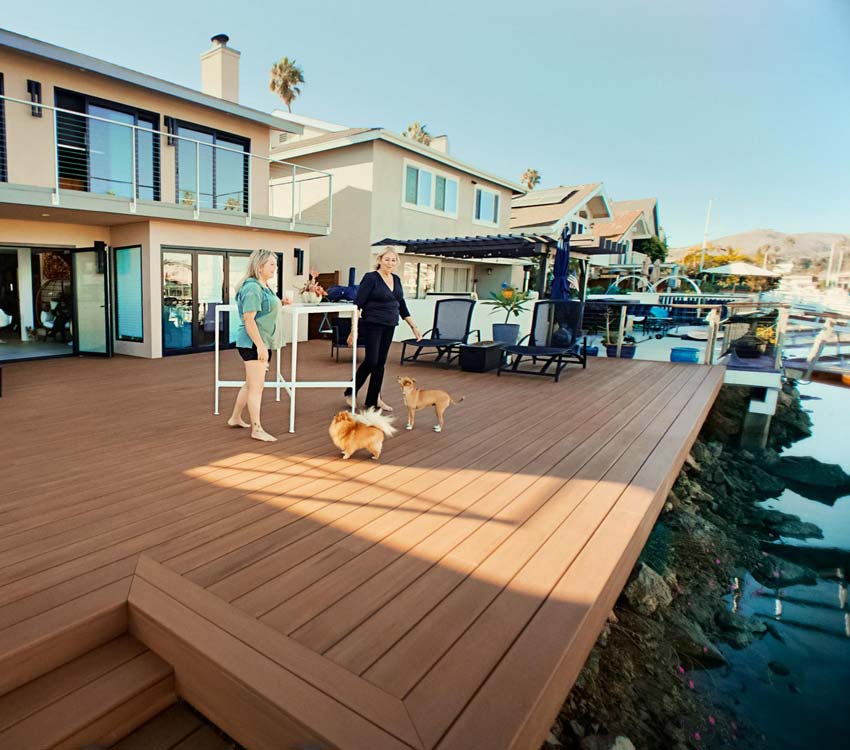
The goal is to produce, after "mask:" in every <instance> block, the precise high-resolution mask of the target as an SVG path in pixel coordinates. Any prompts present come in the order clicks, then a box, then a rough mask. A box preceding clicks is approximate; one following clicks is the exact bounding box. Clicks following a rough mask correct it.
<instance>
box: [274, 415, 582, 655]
mask: <svg viewBox="0 0 850 750" xmlns="http://www.w3.org/2000/svg"><path fill="white" fill-rule="evenodd" d="M562 426H563V425H562ZM543 429H544V431H545V434H546V435H547V438H548V440H549V442H550V444H551V442H552V441H553V440H555V441H556V445H557V446H558V447H557V449H556V450H558V451H559V452H560V451H563V450H565V449H566V446H564V445H563V444H562V443H558V442H557V440H558V434H557V426H556V425H552V426H551V428H549V429H547V427H546V426H545V425H544V426H543ZM553 430H554V432H553ZM526 439H528V438H526ZM523 442H524V441H523ZM531 446H532V450H533V451H534V453H532V454H531V455H532V456H534V455H535V454H538V455H539V454H541V453H542V452H545V449H544V448H543V447H542V446H540V445H536V446H534V444H533V443H532V444H531ZM504 448H505V450H504V451H503V452H502V453H498V452H495V451H491V452H490V454H489V455H488V461H493V462H494V463H495V466H492V467H491V466H489V465H485V466H483V467H482V469H483V470H482V472H481V474H480V475H479V474H478V469H476V471H470V470H467V471H466V472H464V474H463V475H462V476H461V477H459V478H458V477H457V476H452V477H451V478H450V479H451V480H455V481H454V482H452V481H448V480H444V481H442V482H440V483H438V484H436V485H434V486H433V487H432V488H431V489H430V490H429V493H431V494H433V493H434V492H437V491H439V497H443V496H444V497H445V500H446V504H447V508H446V509H445V510H441V512H440V514H439V515H436V514H433V513H430V512H426V513H423V514H421V515H419V516H417V517H416V518H415V519H412V520H406V519H404V518H402V519H401V520H403V521H405V523H404V526H403V527H402V528H400V529H399V530H398V531H397V532H395V533H393V534H392V535H390V536H387V537H386V538H383V539H380V540H379V541H380V542H381V543H380V544H373V545H372V546H370V547H369V548H368V550H366V551H365V552H363V553H362V554H361V555H360V556H359V559H358V560H357V561H356V562H354V561H352V563H351V564H348V565H346V566H344V567H342V568H340V569H339V570H338V571H335V572H334V574H332V575H331V576H327V577H325V578H323V579H322V580H320V581H318V582H316V583H315V584H313V585H312V586H311V587H310V589H308V590H305V591H304V592H303V593H302V594H300V595H299V596H298V597H295V598H294V599H292V600H290V601H287V602H286V603H285V606H281V605H279V606H278V607H277V608H276V609H275V610H274V613H273V614H272V613H269V615H266V616H264V617H263V619H264V621H266V622H269V623H270V624H271V623H272V622H278V623H280V624H281V626H282V627H283V626H285V628H286V630H285V631H284V632H287V633H290V634H294V632H295V631H296V630H297V631H299V632H298V635H297V636H295V637H297V638H298V639H299V640H302V642H304V643H306V644H309V645H311V646H315V647H316V648H319V649H320V650H324V649H323V647H322V646H321V644H319V643H318V642H315V643H314V642H313V640H312V639H311V638H310V636H309V631H308V629H307V628H306V624H304V623H306V618H307V617H309V616H310V615H313V616H314V617H316V616H318V614H319V613H321V612H322V611H323V610H325V609H326V608H327V607H329V606H331V605H332V604H334V603H335V601H337V600H339V599H341V598H342V596H347V595H349V593H350V592H351V591H352V589H355V588H356V587H357V586H358V585H360V584H362V583H364V582H365V580H367V579H369V578H370V577H373V576H372V575H371V574H374V575H379V573H380V572H381V571H382V570H384V569H386V568H387V567H390V566H391V565H393V564H394V563H395V562H403V561H405V560H408V561H410V562H411V563H412V564H414V565H415V564H416V562H417V561H421V562H424V561H427V560H429V559H432V558H433V556H435V555H437V556H438V557H439V556H440V553H441V551H444V550H445V545H446V543H447V541H448V543H449V544H451V541H452V538H451V533H450V532H451V530H452V529H455V528H457V527H460V528H461V529H464V528H468V526H469V525H470V524H475V523H487V522H488V521H489V520H490V519H491V518H492V513H493V511H494V510H498V509H499V507H500V505H501V504H504V503H505V502H506V499H505V497H504V493H503V492H501V491H500V484H502V483H504V482H506V479H507V476H510V477H511V478H514V475H515V474H517V475H518V476H519V477H520V478H525V479H526V480H527V482H528V483H530V482H531V481H532V479H533V476H534V473H535V472H536V471H539V470H543V471H545V470H546V469H548V466H545V465H543V466H541V467H538V468H534V469H532V470H530V471H529V469H528V456H527V455H525V454H524V449H522V450H520V449H518V447H517V446H515V445H510V444H508V445H506V446H504ZM490 469H492V470H490ZM458 484H460V485H461V486H460V488H458V487H457V485H458ZM514 490H515V491H516V494H520V493H522V491H523V490H522V489H518V488H514ZM461 492H462V494H460V493H461ZM456 494H460V496H462V497H463V505H460V504H459V503H458V501H457V500H456V499H455V496H456ZM439 497H438V499H439ZM472 502H474V505H472V507H469V504H470V503H472ZM438 508H442V506H438ZM508 524H510V521H504V520H499V521H497V522H496V523H493V524H492V525H493V526H495V527H499V528H505V527H506V526H507V525H508ZM368 536H371V534H370V535H368ZM447 536H448V540H447V539H446V537H447ZM347 623H351V621H350V620H348V621H346V620H342V621H339V620H337V621H336V625H337V626H344V625H346V624H347Z"/></svg>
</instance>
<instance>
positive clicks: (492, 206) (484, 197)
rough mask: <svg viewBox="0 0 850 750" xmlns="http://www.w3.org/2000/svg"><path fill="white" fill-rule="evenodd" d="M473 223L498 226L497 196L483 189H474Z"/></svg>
mask: <svg viewBox="0 0 850 750" xmlns="http://www.w3.org/2000/svg"><path fill="white" fill-rule="evenodd" d="M475 221H476V222H478V223H479V224H487V225H489V226H498V224H499V194H498V193H495V192H493V191H492V190H485V189H484V188H475Z"/></svg>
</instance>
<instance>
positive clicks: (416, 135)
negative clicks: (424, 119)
mask: <svg viewBox="0 0 850 750" xmlns="http://www.w3.org/2000/svg"><path fill="white" fill-rule="evenodd" d="M427 127H428V126H427V125H422V124H421V123H420V122H419V120H416V121H415V122H413V123H411V124H410V125H408V126H407V130H405V131H404V132H403V133H402V135H403V136H404V137H405V138H410V140H412V141H416V142H417V143H421V144H422V145H423V146H430V145H431V134H430V133H429V132H428V131H427V130H426V128H427Z"/></svg>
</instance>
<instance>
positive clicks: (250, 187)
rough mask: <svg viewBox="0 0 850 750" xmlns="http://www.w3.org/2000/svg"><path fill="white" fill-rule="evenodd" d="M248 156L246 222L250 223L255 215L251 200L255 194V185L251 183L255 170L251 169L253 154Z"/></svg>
mask: <svg viewBox="0 0 850 750" xmlns="http://www.w3.org/2000/svg"><path fill="white" fill-rule="evenodd" d="M246 158H247V159H248V216H247V217H246V218H245V223H246V224H250V223H251V218H252V216H253V210H252V206H253V203H252V201H251V198H252V196H253V194H254V190H253V186H252V184H251V177H252V175H253V172H252V171H251V164H252V162H251V158H252V157H251V155H250V154H249V155H248V156H247V157H246Z"/></svg>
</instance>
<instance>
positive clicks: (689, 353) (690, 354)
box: [670, 346, 699, 363]
mask: <svg viewBox="0 0 850 750" xmlns="http://www.w3.org/2000/svg"><path fill="white" fill-rule="evenodd" d="M670 361H671V362H693V363H696V362H699V349H694V348H693V347H692V346H674V347H673V348H672V349H671V350H670Z"/></svg>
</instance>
